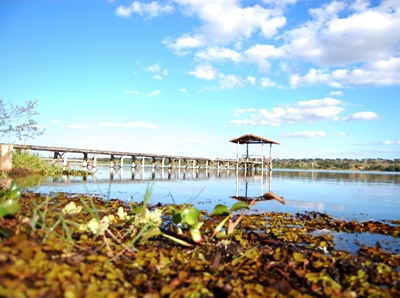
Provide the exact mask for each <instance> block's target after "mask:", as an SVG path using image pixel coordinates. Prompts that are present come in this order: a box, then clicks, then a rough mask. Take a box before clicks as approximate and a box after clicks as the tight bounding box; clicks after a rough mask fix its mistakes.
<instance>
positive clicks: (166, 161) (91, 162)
mask: <svg viewBox="0 0 400 298" xmlns="http://www.w3.org/2000/svg"><path fill="white" fill-rule="evenodd" d="M230 142H232V143H236V144H237V145H238V153H237V158H236V159H222V158H216V159H210V158H204V157H188V156H175V155H161V154H150V153H136V152H124V151H110V150H92V149H77V148H65V147H49V146H36V145H19V144H14V145H13V147H14V149H16V150H20V151H21V150H31V151H46V152H52V153H53V159H52V164H54V165H57V164H58V162H59V161H62V162H63V168H64V169H65V170H66V169H68V167H69V163H68V154H71V153H73V154H77V153H78V154H82V155H83V158H82V167H83V169H84V170H91V171H93V172H94V171H96V167H97V157H98V156H110V170H112V169H120V168H123V167H124V166H126V164H125V163H124V159H127V158H129V159H130V160H131V163H130V164H131V167H132V171H134V170H135V169H136V168H138V167H142V168H144V167H145V166H151V167H152V168H153V169H155V168H169V169H171V168H179V169H182V168H183V169H187V168H193V169H201V168H204V169H210V168H216V169H236V170H239V169H255V168H256V167H259V168H261V169H263V170H264V169H268V170H272V151H271V150H272V149H271V148H272V144H279V143H278V142H275V141H272V140H269V139H265V138H262V137H259V136H256V135H252V134H248V135H244V136H241V137H239V138H236V139H233V140H231V141H230ZM240 144H246V145H247V147H246V149H247V150H246V154H243V155H240V154H239V145H240ZM249 144H262V154H261V155H249V150H248V145H249ZM264 144H270V155H269V156H265V155H264Z"/></svg>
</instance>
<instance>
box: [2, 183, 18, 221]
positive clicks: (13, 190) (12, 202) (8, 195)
mask: <svg viewBox="0 0 400 298" xmlns="http://www.w3.org/2000/svg"><path fill="white" fill-rule="evenodd" d="M20 196H21V192H20V191H19V188H18V185H17V183H16V182H14V181H13V182H11V186H10V188H9V189H4V190H2V191H0V216H3V217H4V216H12V215H14V214H16V213H17V212H18V211H19V210H20V209H21V206H20V205H19V204H18V199H19V198H20Z"/></svg>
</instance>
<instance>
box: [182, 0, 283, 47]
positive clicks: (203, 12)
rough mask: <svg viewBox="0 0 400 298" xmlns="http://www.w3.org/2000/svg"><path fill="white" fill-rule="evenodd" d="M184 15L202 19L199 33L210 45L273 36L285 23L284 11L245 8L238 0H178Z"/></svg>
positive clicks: (254, 7) (253, 7) (258, 6)
mask: <svg viewBox="0 0 400 298" xmlns="http://www.w3.org/2000/svg"><path fill="white" fill-rule="evenodd" d="M175 3H177V4H178V5H180V6H181V7H182V8H183V10H184V14H185V15H187V16H196V17H197V18H198V19H199V20H200V21H201V26H200V28H198V32H199V33H198V35H199V36H200V39H201V40H204V42H205V43H206V44H208V45H210V46H213V45H222V44H228V43H230V42H232V41H237V40H240V39H247V38H250V37H251V36H252V35H253V34H255V33H256V32H257V33H260V34H261V35H262V36H264V37H266V38H270V37H272V36H274V35H275V34H276V33H277V30H278V29H279V28H281V27H282V26H284V25H285V23H286V19H285V17H283V16H282V11H281V10H277V9H265V8H263V7H262V6H260V5H258V4H257V5H254V6H247V7H242V6H241V5H240V2H239V1H237V0H225V1H198V0H176V1H175Z"/></svg>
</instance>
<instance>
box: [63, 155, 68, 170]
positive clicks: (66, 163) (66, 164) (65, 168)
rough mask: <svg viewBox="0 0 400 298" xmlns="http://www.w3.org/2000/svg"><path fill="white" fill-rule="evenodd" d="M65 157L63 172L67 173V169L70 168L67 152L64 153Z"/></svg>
mask: <svg viewBox="0 0 400 298" xmlns="http://www.w3.org/2000/svg"><path fill="white" fill-rule="evenodd" d="M63 155H64V162H63V171H66V170H67V167H68V158H67V152H64V153H63Z"/></svg>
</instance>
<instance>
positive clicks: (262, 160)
mask: <svg viewBox="0 0 400 298" xmlns="http://www.w3.org/2000/svg"><path fill="white" fill-rule="evenodd" d="M261 171H264V141H263V142H262V145H261Z"/></svg>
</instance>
